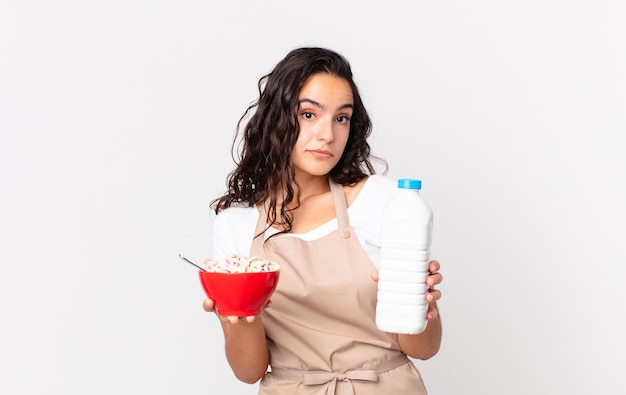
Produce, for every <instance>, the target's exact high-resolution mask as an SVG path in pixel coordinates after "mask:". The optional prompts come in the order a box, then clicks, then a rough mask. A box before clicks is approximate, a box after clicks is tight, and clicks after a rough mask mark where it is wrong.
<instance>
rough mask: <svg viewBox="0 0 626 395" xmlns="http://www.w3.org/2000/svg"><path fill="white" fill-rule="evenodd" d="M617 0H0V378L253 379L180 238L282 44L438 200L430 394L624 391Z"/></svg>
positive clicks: (123, 389)
mask: <svg viewBox="0 0 626 395" xmlns="http://www.w3.org/2000/svg"><path fill="white" fill-rule="evenodd" d="M623 4H624V3H623V2H621V1H619V0H615V1H602V0H595V1H556V0H541V1H539V0H538V1H534V0H530V1H528V0H525V1H521V0H520V1H515V0H514V1H496V0H492V1H487V0H477V1H471V2H469V1H468V2H463V1H438V2H435V1H429V2H408V1H385V2H367V1H358V2H357V1H351V2H341V1H322V0H318V1H315V2H311V3H302V2H292V1H271V2H270V1H268V2H253V1H232V2H213V1H210V0H177V1H173V0H172V1H165V0H150V1H148V0H143V1H139V0H126V1H121V0H117V1H115V0H110V1H95V0H80V1H79V0H74V1H71V0H66V1H28V0H21V1H13V0H8V1H7V0H3V1H2V2H1V3H0V131H1V140H0V177H1V178H0V181H1V185H2V191H1V193H0V243H1V244H0V248H1V251H0V259H1V260H2V262H1V263H0V320H1V321H0V393H2V394H81V395H82V394H155V395H156V394H182V393H184V394H242V395H243V394H254V393H256V386H255V385H253V386H250V385H246V384H242V383H239V382H237V381H236V379H235V378H234V377H233V375H232V373H231V371H230V369H229V367H228V365H227V363H226V361H225V358H224V355H223V340H222V335H221V331H220V329H219V328H218V323H217V320H216V319H215V318H214V317H213V316H212V315H209V314H206V313H204V312H203V311H202V310H201V302H202V299H203V296H204V295H203V293H202V290H201V288H200V286H199V283H198V279H197V275H196V271H195V270H194V269H193V268H192V267H191V266H188V265H185V264H184V263H183V262H182V261H180V260H179V259H178V257H177V254H178V253H179V252H182V253H184V254H186V255H187V256H189V257H190V258H192V259H195V260H198V261H201V260H203V259H204V258H206V257H209V256H210V254H211V251H210V243H209V240H210V232H211V215H210V212H209V207H208V205H209V202H210V200H211V199H213V198H214V197H216V196H218V195H219V194H220V193H221V192H223V191H224V188H225V184H224V180H225V177H226V174H227V173H228V172H229V171H230V170H231V169H232V161H231V159H230V143H231V140H232V137H233V133H234V127H235V124H236V122H237V120H238V119H239V116H240V115H241V114H242V113H243V111H244V110H245V108H246V107H247V105H248V104H249V103H250V102H251V101H253V100H254V99H255V97H256V83H257V80H258V78H259V77H261V76H262V75H263V74H265V73H266V72H268V71H270V70H271V68H272V67H273V66H274V65H275V64H276V62H278V61H279V60H280V59H281V58H282V57H283V56H284V55H285V54H286V53H287V52H288V51H289V50H291V49H293V48H295V47H298V46H303V45H319V46H326V47H329V48H332V49H334V50H337V51H339V52H340V53H342V54H344V55H345V56H346V57H347V58H348V59H349V60H350V62H351V63H352V66H353V71H354V74H355V78H356V81H357V83H358V84H359V86H360V89H361V93H362V95H363V98H364V101H365V104H366V106H367V108H368V110H369V112H370V114H371V116H372V118H373V121H374V135H373V137H372V140H371V144H372V148H373V152H374V153H376V154H378V155H381V156H383V157H385V158H386V159H387V160H388V161H389V164H390V171H389V175H391V176H394V177H401V176H410V177H418V178H421V179H422V180H423V182H424V190H423V195H424V197H425V198H426V199H427V200H428V201H429V203H430V205H431V206H432V207H433V210H434V212H435V236H434V242H433V255H434V257H436V258H438V259H439V260H440V261H441V263H442V272H443V274H444V277H445V278H444V283H443V284H442V286H441V289H442V291H443V299H442V300H441V303H440V307H441V312H442V315H443V322H444V340H443V344H442V348H441V351H440V353H439V354H438V355H437V356H435V357H434V358H433V359H431V360H429V361H416V364H417V366H418V368H419V369H420V370H421V372H422V373H423V375H424V380H425V382H426V385H427V387H428V388H429V391H430V393H431V394H490V395H501V394H528V393H533V394H546V395H547V394H550V395H551V394H568V395H571V394H592V393H598V394H600V393H601V394H623V393H626V383H624V380H623V379H622V377H623V367H624V363H623V359H624V355H625V354H626V344H625V340H624V338H625V336H624V333H625V330H626V328H625V327H624V323H623V321H624V304H625V302H626V291H625V287H624V280H625V277H626V275H625V274H626V269H625V266H626V252H625V250H624V249H625V247H624V246H625V244H626V243H625V242H624V238H625V237H624V236H625V231H624V230H625V228H626V215H625V209H624V202H625V201H626V193H625V190H626V188H625V181H624V172H625V169H626V160H625V159H624V156H625V155H624V151H625V148H626V143H624V137H623V135H624V132H625V131H626V93H625V92H626V77H625V73H624V70H626V50H625V48H626V45H625V42H624V39H623V38H622V37H626V24H625V23H624V19H625V16H626V6H624V5H623ZM620 135H621V136H620Z"/></svg>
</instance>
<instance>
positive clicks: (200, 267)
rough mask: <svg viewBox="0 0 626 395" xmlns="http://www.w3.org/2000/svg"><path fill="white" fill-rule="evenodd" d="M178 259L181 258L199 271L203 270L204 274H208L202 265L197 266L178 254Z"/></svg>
mask: <svg viewBox="0 0 626 395" xmlns="http://www.w3.org/2000/svg"><path fill="white" fill-rule="evenodd" d="M178 257H179V258H180V259H182V260H183V261H185V262H187V263H188V264H190V265H193V266H195V267H197V268H198V269H200V270H202V271H203V272H206V270H205V269H204V268H203V267H202V266H200V265H196V264H195V263H193V262H191V261H190V260H189V259H187V258H185V257H184V256H182V254H178Z"/></svg>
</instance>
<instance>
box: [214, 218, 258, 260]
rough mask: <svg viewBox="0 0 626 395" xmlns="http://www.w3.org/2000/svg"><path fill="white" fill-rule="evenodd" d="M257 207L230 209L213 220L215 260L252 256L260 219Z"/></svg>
mask: <svg viewBox="0 0 626 395" xmlns="http://www.w3.org/2000/svg"><path fill="white" fill-rule="evenodd" d="M258 216H259V214H258V210H257V209H256V208H255V207H235V206H233V207H229V208H227V209H226V210H223V211H220V213H219V214H218V215H216V216H215V217H214V219H213V232H212V236H211V237H212V246H213V256H212V259H214V260H222V259H224V258H225V257H227V256H230V255H240V256H247V255H250V247H251V246H252V238H253V237H254V229H255V227H256V222H257V219H258Z"/></svg>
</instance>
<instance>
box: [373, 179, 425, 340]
mask: <svg viewBox="0 0 626 395" xmlns="http://www.w3.org/2000/svg"><path fill="white" fill-rule="evenodd" d="M421 187H422V182H421V180H415V179H399V180H398V193H397V194H396V196H394V197H393V198H392V199H391V200H390V201H389V202H388V203H387V205H386V206H385V208H384V210H383V218H382V228H381V249H380V264H379V265H380V266H379V281H378V294H377V303H376V325H377V326H378V328H379V329H380V330H382V331H385V332H391V333H402V334H417V333H421V332H422V331H424V329H426V324H427V320H426V313H427V312H428V303H427V302H426V293H427V292H428V286H427V285H426V278H427V277H428V262H429V260H430V244H431V237H432V226H433V212H432V210H431V208H430V207H429V206H428V204H427V203H426V202H425V201H424V200H423V199H422V197H421V196H420V190H421Z"/></svg>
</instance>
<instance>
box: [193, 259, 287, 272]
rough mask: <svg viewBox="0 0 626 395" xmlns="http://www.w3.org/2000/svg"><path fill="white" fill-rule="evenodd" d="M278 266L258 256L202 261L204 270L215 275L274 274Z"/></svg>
mask: <svg viewBox="0 0 626 395" xmlns="http://www.w3.org/2000/svg"><path fill="white" fill-rule="evenodd" d="M279 268H280V266H279V265H278V264H277V263H276V262H272V261H267V260H265V259H262V258H260V257H258V256H251V257H248V256H239V255H230V256H227V257H226V258H224V260H221V261H214V260H212V259H207V260H206V261H204V270H206V271H207V272H217V273H261V272H274V271H277V270H278V269H279Z"/></svg>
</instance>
